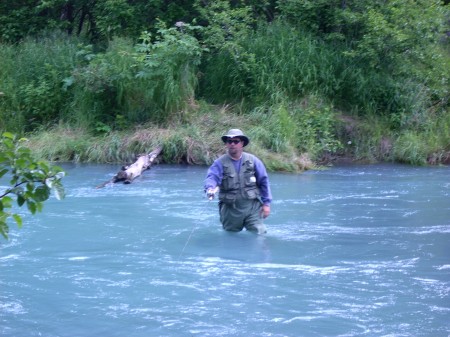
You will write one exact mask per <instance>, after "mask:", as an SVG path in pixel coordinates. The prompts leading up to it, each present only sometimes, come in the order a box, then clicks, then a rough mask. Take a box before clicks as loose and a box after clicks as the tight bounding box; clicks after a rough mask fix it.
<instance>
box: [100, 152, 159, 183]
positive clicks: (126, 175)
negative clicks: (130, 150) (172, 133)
mask: <svg viewBox="0 0 450 337" xmlns="http://www.w3.org/2000/svg"><path fill="white" fill-rule="evenodd" d="M161 151H162V147H157V148H156V149H154V150H153V151H152V152H150V153H149V154H143V155H140V156H139V157H137V159H136V161H135V162H134V163H133V164H131V165H128V166H123V167H122V169H121V170H120V171H119V172H117V174H116V175H115V176H114V177H112V179H111V180H108V181H105V182H104V183H103V184H100V185H98V186H97V187H96V188H102V187H104V186H106V185H108V184H115V183H117V182H120V181H123V183H124V184H131V182H132V181H133V180H134V179H136V178H137V177H139V176H140V175H141V174H142V172H144V171H145V170H148V169H150V167H151V166H152V164H153V162H154V161H155V159H156V157H158V155H159V154H160V153H161Z"/></svg>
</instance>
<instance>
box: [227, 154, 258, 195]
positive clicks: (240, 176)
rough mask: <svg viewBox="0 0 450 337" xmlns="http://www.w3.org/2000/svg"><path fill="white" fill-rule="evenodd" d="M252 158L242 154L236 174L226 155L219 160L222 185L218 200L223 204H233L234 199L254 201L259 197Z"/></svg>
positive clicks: (249, 155)
mask: <svg viewBox="0 0 450 337" xmlns="http://www.w3.org/2000/svg"><path fill="white" fill-rule="evenodd" d="M253 158H254V156H253V155H251V154H250V153H246V152H243V153H242V166H241V170H240V172H239V173H237V172H236V170H235V168H234V165H233V162H232V159H231V158H230V156H228V155H227V154H225V155H223V156H221V157H220V158H219V160H220V162H221V163H222V166H223V178H222V184H221V185H220V190H219V200H220V201H222V202H224V203H233V202H234V201H235V200H236V199H256V198H259V197H260V193H259V189H258V185H256V176H255V164H254V159H253Z"/></svg>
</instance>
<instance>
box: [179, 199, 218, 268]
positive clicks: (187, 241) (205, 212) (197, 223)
mask: <svg viewBox="0 0 450 337" xmlns="http://www.w3.org/2000/svg"><path fill="white" fill-rule="evenodd" d="M212 200H213V198H211V197H208V201H207V202H206V205H205V206H204V207H203V210H202V212H201V213H200V215H206V214H208V212H207V209H208V206H207V205H209V204H211V201H212ZM214 204H215V203H214ZM199 222H200V220H199V221H196V222H194V225H193V226H192V229H191V232H190V233H189V236H188V238H187V240H186V243H185V244H184V247H183V249H182V250H181V253H180V255H179V256H178V259H180V258H181V255H183V253H184V251H185V249H186V247H187V246H188V244H189V242H190V241H191V237H192V234H194V231H195V229H196V228H197V226H198V225H199Z"/></svg>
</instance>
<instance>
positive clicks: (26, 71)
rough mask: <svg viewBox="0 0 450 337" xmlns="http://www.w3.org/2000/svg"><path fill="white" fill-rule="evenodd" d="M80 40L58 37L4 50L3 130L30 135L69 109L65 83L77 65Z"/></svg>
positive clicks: (0, 51)
mask: <svg viewBox="0 0 450 337" xmlns="http://www.w3.org/2000/svg"><path fill="white" fill-rule="evenodd" d="M77 42H78V41H77V40H75V39H73V38H69V37H67V36H64V35H62V34H60V33H54V34H51V35H49V36H45V37H43V38H40V39H38V40H35V39H27V40H25V41H24V42H22V43H20V44H18V45H2V48H0V64H1V67H0V68H1V69H0V83H1V84H0V91H1V92H2V93H3V94H2V95H1V96H0V120H2V122H1V125H0V127H1V129H3V130H5V129H8V130H10V131H15V132H23V131H27V130H28V131H30V130H31V129H33V128H34V127H37V126H40V125H42V124H47V123H53V122H55V121H58V120H59V118H60V113H61V112H62V111H64V110H66V109H68V108H69V106H68V105H67V102H68V101H69V99H68V95H67V93H66V92H65V91H64V90H63V83H62V79H63V78H65V77H67V76H69V75H70V72H71V70H72V69H73V67H74V65H75V54H76V51H77Z"/></svg>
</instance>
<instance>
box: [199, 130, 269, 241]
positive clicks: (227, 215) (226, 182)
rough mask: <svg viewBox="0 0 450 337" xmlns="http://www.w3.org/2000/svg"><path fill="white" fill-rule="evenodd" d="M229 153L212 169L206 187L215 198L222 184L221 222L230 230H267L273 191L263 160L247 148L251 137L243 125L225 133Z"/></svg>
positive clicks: (257, 231) (224, 138)
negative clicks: (246, 149) (246, 134)
mask: <svg viewBox="0 0 450 337" xmlns="http://www.w3.org/2000/svg"><path fill="white" fill-rule="evenodd" d="M222 141H223V142H224V143H225V144H226V148H227V153H226V154H224V155H222V156H221V157H219V158H218V159H216V160H215V161H214V163H213V164H212V165H211V166H210V168H209V169H208V173H207V176H206V180H205V191H206V194H207V196H208V198H209V199H213V198H214V195H215V191H216V188H217V187H219V214H220V222H221V223H222V226H223V228H224V229H225V230H227V231H232V232H239V231H241V230H242V229H243V228H244V227H245V229H247V230H249V231H252V232H255V233H258V234H264V233H266V226H265V225H264V224H263V219H264V218H267V217H268V216H269V214H270V203H271V201H272V193H271V191H270V185H269V177H268V175H267V171H266V167H265V166H264V164H263V162H262V161H261V160H260V159H259V158H257V157H256V156H254V155H252V154H250V153H247V152H244V150H243V148H244V147H245V146H247V145H248V143H249V142H250V140H249V139H248V137H247V136H245V135H244V133H243V132H242V131H241V130H239V129H231V130H229V131H228V132H227V134H225V135H223V136H222Z"/></svg>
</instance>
